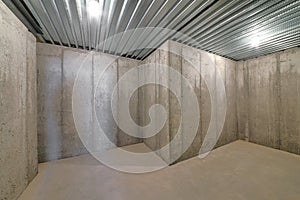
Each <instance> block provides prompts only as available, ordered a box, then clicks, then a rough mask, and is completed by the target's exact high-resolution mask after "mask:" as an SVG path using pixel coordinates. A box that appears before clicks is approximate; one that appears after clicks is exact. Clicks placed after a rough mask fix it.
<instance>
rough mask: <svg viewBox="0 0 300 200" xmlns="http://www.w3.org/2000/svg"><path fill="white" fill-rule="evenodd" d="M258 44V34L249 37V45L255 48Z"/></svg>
mask: <svg viewBox="0 0 300 200" xmlns="http://www.w3.org/2000/svg"><path fill="white" fill-rule="evenodd" d="M259 44H260V37H259V35H256V36H254V37H253V38H252V39H251V46H252V47H256V48H257V47H258V46H259Z"/></svg>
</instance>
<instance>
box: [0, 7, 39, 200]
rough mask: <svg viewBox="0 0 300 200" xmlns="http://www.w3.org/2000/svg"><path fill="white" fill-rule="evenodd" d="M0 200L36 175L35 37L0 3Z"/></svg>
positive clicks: (10, 196) (11, 196)
mask: <svg viewBox="0 0 300 200" xmlns="http://www.w3.org/2000/svg"><path fill="white" fill-rule="evenodd" d="M0 30H1V31H0V46H1V48H0V110H1V114H0V149H1V150H0V199H16V198H17V197H18V196H19V195H20V194H21V192H22V191H23V190H24V189H25V187H26V186H27V185H28V184H29V182H30V181H31V180H32V179H33V178H34V177H35V175H36V174H37V150H36V148H37V136H36V133H37V130H36V54H35V48H36V42H35V37H34V36H33V35H32V34H31V33H29V32H28V31H27V29H26V28H25V26H24V25H23V24H22V23H21V22H20V21H19V20H18V19H17V18H16V17H15V16H14V14H13V13H11V11H10V10H9V9H8V8H7V7H6V6H5V5H4V3H3V2H2V1H1V2H0Z"/></svg>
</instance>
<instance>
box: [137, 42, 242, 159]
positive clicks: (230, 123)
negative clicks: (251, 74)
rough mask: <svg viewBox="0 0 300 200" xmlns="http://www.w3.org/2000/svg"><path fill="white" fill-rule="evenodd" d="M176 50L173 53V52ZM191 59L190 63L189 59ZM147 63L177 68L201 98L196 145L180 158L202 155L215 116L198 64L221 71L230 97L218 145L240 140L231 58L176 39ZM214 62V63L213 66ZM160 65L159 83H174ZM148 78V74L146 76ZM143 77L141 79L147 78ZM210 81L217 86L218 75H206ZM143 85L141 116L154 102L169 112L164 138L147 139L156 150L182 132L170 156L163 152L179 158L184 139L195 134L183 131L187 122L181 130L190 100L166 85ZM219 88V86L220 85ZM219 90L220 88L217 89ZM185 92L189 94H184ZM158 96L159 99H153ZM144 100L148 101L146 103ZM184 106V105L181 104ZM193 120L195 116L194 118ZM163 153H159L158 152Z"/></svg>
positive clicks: (147, 142) (145, 141) (157, 77)
mask: <svg viewBox="0 0 300 200" xmlns="http://www.w3.org/2000/svg"><path fill="white" fill-rule="evenodd" d="M172 52H173V53H172ZM184 58H188V60H190V61H191V62H192V63H189V62H188V61H187V60H186V59H184ZM143 63H145V64H147V63H157V64H165V65H168V66H170V67H171V68H172V69H175V70H177V71H178V72H179V73H180V74H182V75H183V76H184V77H185V78H186V79H188V81H189V82H190V84H191V85H192V86H193V89H194V93H195V94H196V96H197V98H198V103H199V108H200V121H199V127H198V131H197V135H196V137H195V138H194V140H193V143H192V145H191V146H190V147H189V148H188V149H187V150H186V151H185V152H184V154H183V155H182V156H181V157H180V158H179V159H178V160H177V161H176V162H178V161H181V160H185V159H188V158H191V157H193V156H196V155H198V154H199V150H200V147H201V144H202V142H203V140H204V137H205V135H206V132H207V129H208V125H209V123H210V119H211V102H210V94H209V91H208V88H207V86H206V83H205V81H204V80H203V77H201V75H200V74H199V73H198V72H197V71H196V70H195V69H194V67H198V68H199V69H198V70H199V71H200V70H201V65H209V67H210V69H211V70H213V71H212V72H213V73H212V74H215V73H217V72H218V73H220V74H221V76H222V78H223V80H222V81H223V82H224V85H225V90H226V97H227V114H226V121H225V124H224V128H223V131H222V134H221V136H220V138H219V140H218V143H217V144H216V147H219V146H222V145H225V144H228V143H230V142H232V141H235V140H237V139H238V132H237V110H236V77H235V76H236V64H237V63H236V62H235V61H232V60H230V59H226V58H222V57H220V56H217V55H214V54H211V53H208V52H205V51H201V50H198V49H195V48H192V47H189V46H186V45H183V44H180V43H177V42H174V41H167V42H166V43H165V44H163V46H162V48H161V49H158V50H156V51H154V52H153V53H152V54H151V55H150V56H149V57H147V58H146V59H145V60H144V61H143ZM210 65H211V66H210ZM159 70H160V68H159V67H156V68H155V73H156V80H157V83H159V82H160V81H161V80H160V79H168V82H169V84H174V83H175V80H174V77H161V76H159ZM144 74H147V76H151V75H152V74H151V72H144ZM144 77H145V75H144ZM144 77H140V78H144ZM205 78H206V80H207V81H210V83H209V84H212V85H214V84H215V82H216V80H215V79H216V76H215V75H214V76H212V77H205ZM155 89H156V88H151V87H149V86H148V87H145V88H143V89H142V90H143V92H141V93H140V99H139V100H140V102H142V103H141V104H143V105H144V104H145V106H144V107H143V108H141V110H140V112H141V113H140V115H141V119H144V118H147V116H148V111H149V107H150V106H151V105H153V104H154V103H160V104H162V105H163V106H164V107H165V109H166V110H167V112H168V118H169V119H168V121H167V122H166V125H165V127H164V130H163V132H164V135H166V136H164V138H161V135H155V136H153V137H151V138H147V139H144V143H145V144H146V145H147V146H148V147H150V148H151V149H152V150H157V149H160V148H162V147H163V146H164V145H166V144H167V143H169V142H170V141H171V140H172V139H173V138H174V137H175V135H176V134H179V137H181V140H180V141H179V142H177V144H173V145H172V146H170V149H169V154H168V155H164V156H162V155H160V156H161V157H162V158H163V159H164V160H169V158H171V159H170V160H172V157H173V158H177V157H178V155H179V154H180V153H181V152H182V148H183V146H184V142H186V141H187V137H191V136H190V134H183V133H185V132H186V131H184V130H185V124H182V128H181V130H179V124H180V123H181V122H182V117H185V116H184V112H182V110H184V111H187V110H189V109H193V108H191V106H193V105H190V102H183V101H182V99H181V98H179V99H178V98H177V97H176V96H175V95H174V94H173V93H172V92H171V91H169V92H168V91H167V89H166V88H161V87H160V88H159V89H156V90H155ZM216 89H217V88H216ZM216 92H217V90H216ZM178 94H181V87H178ZM181 95H185V94H181ZM154 97H155V99H153V98H154ZM144 100H145V101H146V102H145V103H144ZM179 103H180V104H181V108H180V104H179ZM191 120H192V119H191ZM158 154H159V153H158Z"/></svg>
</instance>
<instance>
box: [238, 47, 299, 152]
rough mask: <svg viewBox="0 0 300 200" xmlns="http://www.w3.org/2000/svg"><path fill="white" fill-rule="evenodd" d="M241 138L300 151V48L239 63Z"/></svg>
mask: <svg viewBox="0 0 300 200" xmlns="http://www.w3.org/2000/svg"><path fill="white" fill-rule="evenodd" d="M237 91H238V96H237V98H238V100H237V102H238V103H237V106H238V130H239V135H240V136H241V138H245V139H246V140H248V141H250V142H254V143H257V144H261V145H264V146H268V147H273V148H276V149H281V150H283V151H288V152H292V153H296V154H299V153H300V48H294V49H289V50H286V51H283V52H278V53H274V54H270V55H267V56H262V57H258V58H255V59H251V60H247V61H241V62H238V68H237Z"/></svg>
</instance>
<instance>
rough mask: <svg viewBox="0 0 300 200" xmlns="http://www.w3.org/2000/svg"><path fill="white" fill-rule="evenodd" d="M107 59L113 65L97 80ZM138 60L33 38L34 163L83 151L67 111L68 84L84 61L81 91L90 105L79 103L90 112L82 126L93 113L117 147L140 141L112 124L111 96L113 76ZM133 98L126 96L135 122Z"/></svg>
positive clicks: (90, 122) (69, 101)
mask: <svg viewBox="0 0 300 200" xmlns="http://www.w3.org/2000/svg"><path fill="white" fill-rule="evenodd" d="M104 60H105V61H104ZM106 61H107V62H108V63H109V62H112V64H111V65H110V67H109V68H108V69H107V70H106V71H105V73H104V75H103V76H102V79H101V80H100V83H99V84H98V79H99V76H100V75H101V74H99V73H100V71H101V68H102V67H104V66H103V62H106ZM138 64H139V61H137V60H132V59H126V58H117V57H115V56H111V55H108V54H102V53H95V52H94V53H90V52H88V51H84V50H76V49H73V48H66V47H60V46H55V45H49V44H40V43H38V45H37V68H38V119H39V120H38V152H39V162H44V161H49V160H54V159H61V158H66V157H71V156H77V155H80V154H85V153H87V150H86V148H85V147H84V145H83V144H82V141H81V140H80V137H79V135H78V133H77V130H76V127H75V124H74V118H73V112H72V92H73V86H74V81H75V79H76V76H77V72H78V70H79V68H80V66H84V71H83V73H85V74H86V80H85V81H86V82H85V83H86V84H87V85H88V87H86V88H84V90H83V91H82V95H83V96H85V98H88V99H90V103H89V105H86V106H85V107H84V108H78V109H79V110H80V109H85V110H86V109H89V112H88V113H91V115H90V116H86V119H85V120H86V121H87V124H86V126H87V127H92V126H93V124H94V123H95V120H97V118H98V119H99V121H100V123H101V127H102V128H103V129H104V131H105V132H107V133H108V137H109V138H110V140H111V141H112V142H114V143H115V144H116V145H117V146H124V145H129V144H135V143H138V142H141V140H140V139H138V138H134V137H131V136H128V135H126V134H125V133H123V131H122V130H121V129H119V128H118V127H117V125H116V123H115V121H114V119H113V116H112V111H111V99H110V98H111V94H112V91H113V88H114V86H115V85H116V83H117V81H118V79H119V78H120V77H121V76H122V75H123V74H124V73H125V72H126V71H128V70H130V69H131V68H133V67H135V66H137V65H138ZM136 81H138V79H136ZM88 83H90V84H88ZM94 95H95V97H96V98H95V99H94ZM137 98H138V96H137V95H136V97H135V98H134V97H133V98H132V99H131V108H130V109H131V115H132V116H133V119H134V120H135V121H138V113H137V112H138V101H137ZM120 100H122V99H120ZM93 107H95V109H96V116H95V115H93V112H92V109H93ZM91 129H92V128H91ZM94 131H97V130H94ZM103 145H104V146H105V145H106V144H103Z"/></svg>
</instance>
